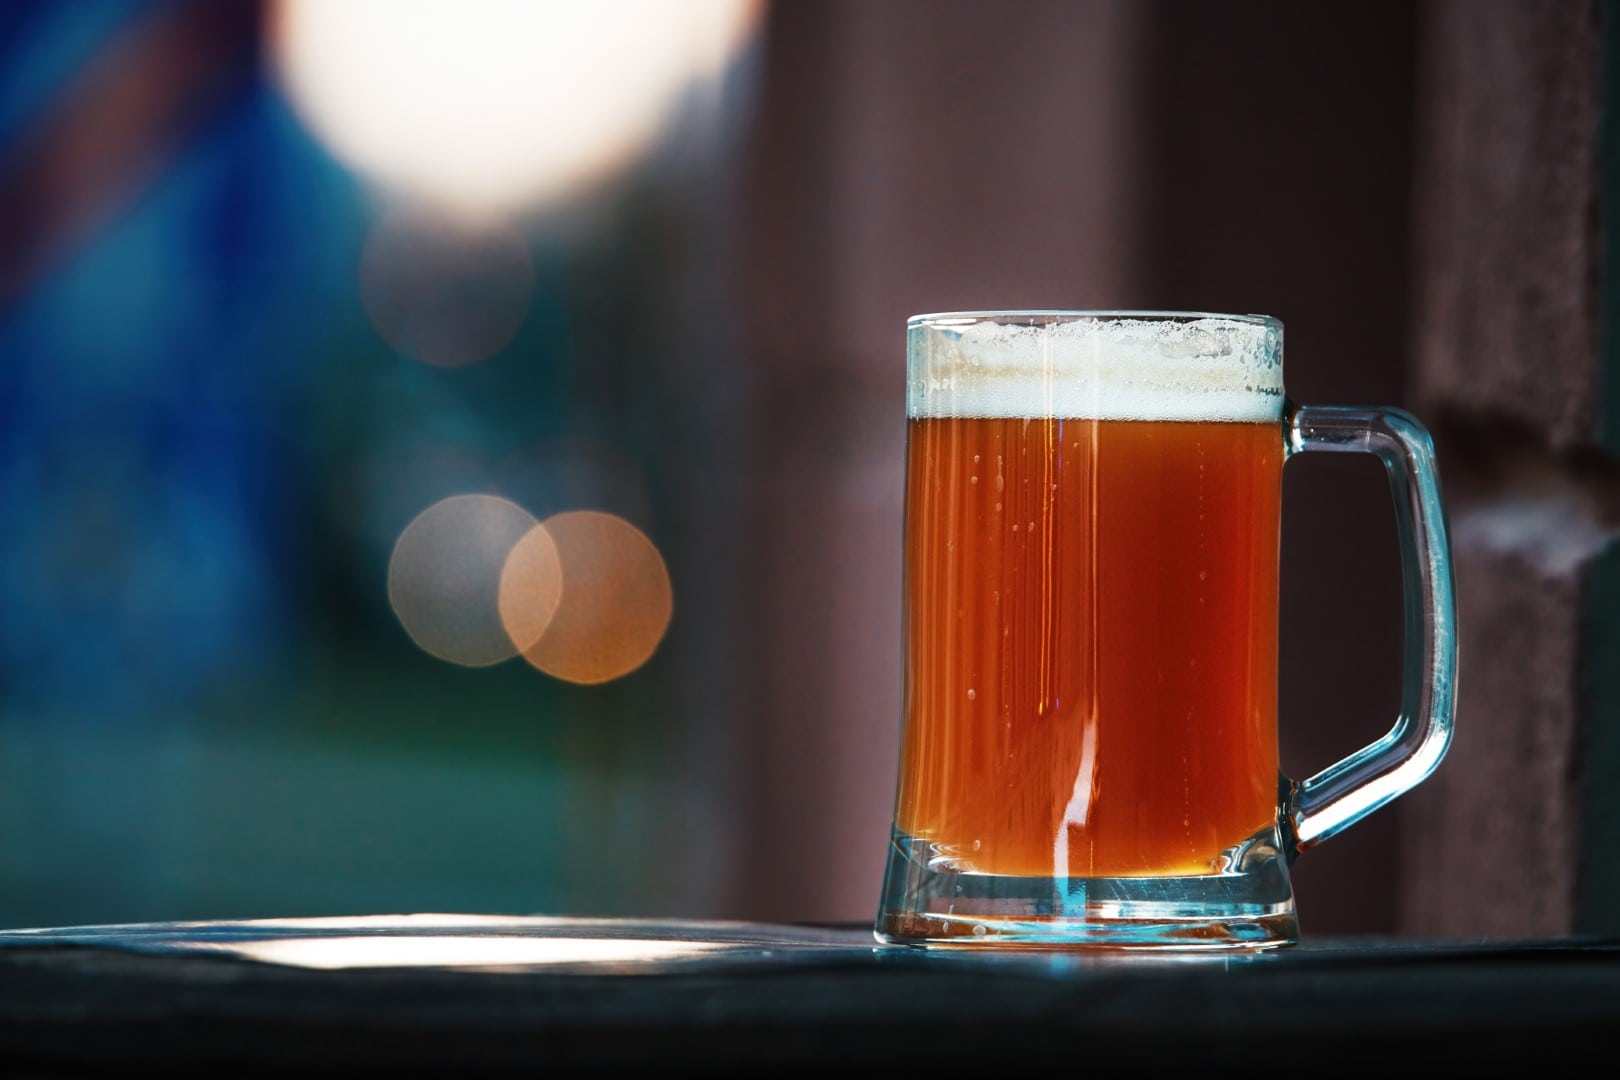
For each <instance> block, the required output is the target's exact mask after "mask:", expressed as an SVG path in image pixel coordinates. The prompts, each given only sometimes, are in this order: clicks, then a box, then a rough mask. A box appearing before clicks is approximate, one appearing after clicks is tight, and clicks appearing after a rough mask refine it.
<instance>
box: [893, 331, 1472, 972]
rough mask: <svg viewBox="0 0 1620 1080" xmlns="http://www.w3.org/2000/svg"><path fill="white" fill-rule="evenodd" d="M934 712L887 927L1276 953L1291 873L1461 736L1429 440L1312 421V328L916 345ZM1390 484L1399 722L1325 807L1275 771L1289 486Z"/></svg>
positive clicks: (911, 776)
mask: <svg viewBox="0 0 1620 1080" xmlns="http://www.w3.org/2000/svg"><path fill="white" fill-rule="evenodd" d="M907 386H908V391H907V412H908V420H907V425H908V432H907V464H906V496H905V578H904V706H903V713H904V715H903V718H902V736H901V754H900V776H899V783H898V792H897V798H896V802H895V814H894V826H893V835H892V838H891V842H890V845H889V855H888V862H887V866H886V872H885V879H884V884H883V893H882V897H881V901H880V908H879V912H878V918H877V925H876V931H877V936H878V938H879V940H880V941H883V942H888V943H897V944H911V945H928V946H955V945H981V946H998V945H1001V946H1047V947H1074V946H1092V945H1095V946H1104V947H1135V946H1142V947H1150V946H1160V947H1163V946H1168V947H1173V948H1222V947H1267V946H1276V945H1284V944H1288V943H1291V942H1294V941H1296V940H1297V939H1298V934H1299V931H1298V922H1297V919H1296V916H1295V910H1294V896H1293V889H1292V887H1291V886H1290V884H1289V876H1288V868H1289V866H1290V864H1291V863H1292V861H1293V859H1294V858H1295V856H1296V855H1298V854H1299V853H1300V852H1301V851H1304V850H1305V849H1306V848H1309V847H1312V846H1313V845H1315V844H1317V843H1320V842H1321V841H1323V840H1326V839H1327V838H1328V837H1330V836H1332V835H1334V834H1335V833H1337V832H1338V831H1339V830H1341V829H1343V828H1345V827H1347V826H1349V825H1351V824H1352V823H1354V822H1356V821H1358V820H1359V819H1361V818H1362V817H1364V816H1366V815H1367V814H1369V813H1371V812H1372V811H1373V810H1375V809H1377V808H1378V807H1380V806H1383V805H1384V804H1385V803H1387V802H1389V801H1390V800H1391V799H1394V798H1395V797H1396V796H1398V795H1400V794H1401V793H1403V792H1405V791H1406V790H1408V789H1409V788H1411V787H1412V786H1414V785H1415V784H1417V783H1419V782H1420V781H1421V780H1423V779H1424V778H1425V777H1426V776H1428V775H1429V773H1430V772H1431V771H1432V770H1433V769H1434V768H1435V767H1436V765H1438V764H1439V762H1440V759H1441V757H1442V756H1443V755H1444V754H1445V750H1446V745H1447V742H1448V741H1449V739H1450V734H1451V725H1452V711H1453V671H1454V668H1455V662H1456V644H1455V640H1454V624H1455V613H1454V605H1453V599H1452V578H1451V564H1450V556H1449V551H1448V545H1447V538H1446V525H1445V518H1444V514H1443V511H1442V508H1441V503H1440V490H1439V483H1438V478H1437V476H1436V474H1435V465H1434V456H1433V447H1432V444H1431V442H1430V440H1429V437H1428V434H1427V432H1426V431H1425V430H1424V428H1423V427H1422V425H1421V424H1419V423H1418V421H1417V420H1415V419H1414V418H1413V417H1412V416H1410V415H1408V414H1407V413H1405V412H1402V411H1400V410H1398V409H1389V408H1341V407H1324V406H1308V405H1307V406H1301V405H1295V404H1293V403H1292V402H1290V401H1289V400H1288V398H1287V397H1286V396H1285V395H1284V391H1283V379H1282V325H1281V324H1280V323H1279V322H1278V321H1277V320H1275V319H1272V318H1267V317H1263V316H1254V315H1212V314H1202V313H1185V312H1130V311H1119V312H1064V311H1031V312H975V313H961V314H940V315H921V316H917V317H915V318H913V319H911V320H910V323H909V324H908V330H907ZM1318 451H1326V452H1335V453H1366V454H1374V455H1376V456H1377V457H1378V458H1380V459H1381V460H1382V461H1383V462H1384V464H1385V466H1386V467H1387V470H1388V473H1389V478H1390V484H1391V488H1392V490H1393V494H1394V497H1395V512H1396V520H1397V524H1398V525H1399V534H1400V542H1401V560H1402V572H1403V577H1404V582H1405V602H1406V623H1405V627H1406V645H1405V663H1404V672H1405V675H1404V678H1405V686H1404V690H1403V694H1402V699H1401V711H1400V715H1399V717H1398V718H1397V719H1396V721H1395V724H1394V726H1393V727H1392V728H1391V729H1390V731H1389V733H1388V734H1387V735H1385V736H1384V737H1383V738H1381V739H1380V740H1378V741H1377V742H1375V743H1373V744H1372V745H1370V746H1367V747H1365V748H1363V749H1362V750H1359V751H1357V752H1356V753H1354V754H1351V755H1350V756H1349V757H1347V758H1345V759H1344V760H1343V761H1340V762H1338V763H1337V764H1335V765H1332V766H1329V767H1328V768H1326V769H1324V770H1322V771H1321V772H1320V773H1317V774H1316V775H1315V776H1312V777H1311V778H1310V779H1308V780H1304V781H1302V782H1298V783H1295V782H1292V781H1290V780H1288V779H1287V778H1286V777H1282V776H1281V774H1280V772H1279V768H1278V752H1277V650H1278V641H1277V618H1278V615H1277V608H1278V604H1277V594H1278V542H1279V534H1280V532H1281V521H1280V502H1281V493H1282V468H1283V463H1284V461H1286V460H1287V459H1288V457H1289V456H1290V455H1292V454H1296V453H1305V452H1318Z"/></svg>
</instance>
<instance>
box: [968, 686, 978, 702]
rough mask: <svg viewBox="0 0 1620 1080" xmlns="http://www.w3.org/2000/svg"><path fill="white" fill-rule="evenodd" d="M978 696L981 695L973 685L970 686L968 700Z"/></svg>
mask: <svg viewBox="0 0 1620 1080" xmlns="http://www.w3.org/2000/svg"><path fill="white" fill-rule="evenodd" d="M978 696H979V695H978V693H977V692H976V691H975V690H974V689H973V688H972V687H971V686H970V687H968V700H969V701H972V700H973V699H974V698H976V697H978Z"/></svg>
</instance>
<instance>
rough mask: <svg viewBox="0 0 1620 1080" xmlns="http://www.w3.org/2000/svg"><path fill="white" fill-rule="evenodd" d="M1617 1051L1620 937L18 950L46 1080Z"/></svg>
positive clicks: (628, 931)
mask: <svg viewBox="0 0 1620 1080" xmlns="http://www.w3.org/2000/svg"><path fill="white" fill-rule="evenodd" d="M1616 1036H1620V944H1616V943H1611V942H1606V941H1584V940H1570V941H1522V942H1502V943H1489V944H1487V943H1476V944H1470V943H1466V942H1414V941H1377V940H1354V941H1351V940H1346V941H1336V942H1308V943H1306V944H1303V945H1300V946H1295V947H1293V948H1290V949H1282V950H1275V951H1271V952H1267V953H1258V954H1232V953H1222V954H1172V955H1163V954H1154V955H1142V954H1140V953H1132V954H1118V953H1110V954H1098V953H1062V954H1056V953H1028V952H1020V953H1004V952H998V953H984V952H979V951H951V952H946V953H939V952H926V953H925V952H921V951H917V950H911V949H892V948H879V947H876V946H875V944H874V942H873V940H872V937H871V934H870V932H869V931H868V930H867V929H866V928H864V927H804V926H775V925H769V924H749V923H715V922H657V923H654V922H646V921H635V920H592V919H554V918H553V919H546V918H518V917H506V916H457V915H418V916H390V917H357V918H340V919H327V920H268V921H257V922H241V923H189V924H149V925H143V926H126V927H68V928H59V929H54V930H34V931H12V932H5V933H0V1062H3V1063H8V1064H9V1065H10V1066H11V1068H12V1069H13V1070H20V1071H24V1072H26V1073H28V1074H31V1075H51V1074H55V1073H61V1072H80V1071H84V1070H95V1069H99V1068H119V1069H123V1068H128V1067H132V1066H147V1067H154V1068H159V1069H165V1068H166V1069H173V1068H177V1067H189V1066H206V1067H209V1068H231V1069H237V1070H240V1069H243V1068H252V1067H255V1066H257V1067H264V1068H275V1069H284V1068H287V1069H290V1068H307V1067H312V1066H323V1067H333V1066H335V1067H340V1068H344V1069H346V1070H353V1069H373V1068H375V1069H377V1070H379V1071H381V1070H387V1071H390V1072H395V1071H408V1070H413V1069H428V1068H431V1069H446V1068H454V1069H457V1070H458V1071H463V1072H478V1071H489V1072H513V1071H519V1070H523V1071H533V1070H535V1069H546V1070H548V1071H552V1072H571V1071H587V1070H592V1071H594V1070H601V1069H621V1068H634V1067H658V1068H670V1067H685V1068H692V1069H703V1070H705V1071H711V1072H713V1071H722V1070H730V1069H732V1068H736V1069H758V1068H770V1067H779V1066H788V1065H795V1066H803V1065H844V1064H862V1063H871V1064H880V1065H892V1066H900V1067H908V1066H917V1065H954V1066H957V1067H961V1066H964V1065H965V1066H969V1067H971V1066H975V1065H985V1066H993V1067H994V1068H995V1069H996V1071H997V1072H998V1073H999V1072H1001V1071H1003V1070H1005V1069H1007V1068H1016V1067H1020V1066H1024V1067H1027V1066H1031V1065H1041V1066H1052V1065H1066V1066H1070V1067H1073V1066H1077V1065H1081V1064H1084V1065H1099V1064H1101V1065H1126V1066H1130V1067H1134V1068H1153V1069H1157V1068H1186V1067H1198V1068H1204V1067H1220V1066H1228V1065H1242V1066H1245V1067H1248V1068H1256V1069H1258V1068H1265V1069H1274V1068H1279V1067H1288V1068H1293V1069H1303V1068H1306V1067H1310V1066H1312V1065H1320V1064H1322V1063H1324V1062H1334V1061H1341V1062H1350V1063H1358V1062H1359V1063H1362V1064H1370V1063H1374V1062H1379V1061H1382V1060H1385V1059H1387V1058H1392V1057H1396V1056H1398V1057H1401V1058H1404V1059H1407V1060H1421V1061H1432V1062H1435V1063H1445V1064H1447V1065H1450V1066H1452V1067H1458V1066H1462V1065H1482V1064H1492V1065H1501V1064H1502V1063H1503V1062H1505V1061H1508V1060H1519V1059H1522V1060H1525V1061H1534V1062H1536V1063H1538V1064H1548V1063H1556V1062H1559V1061H1563V1060H1568V1061H1571V1062H1578V1061H1580V1060H1582V1059H1583V1058H1584V1057H1586V1056H1588V1055H1590V1054H1591V1053H1593V1052H1599V1053H1601V1052H1602V1051H1603V1050H1607V1049H1608V1048H1609V1047H1611V1046H1612V1045H1613V1044H1614V1039H1615V1037H1616ZM1597 1060H1600V1061H1601V1060H1604V1059H1603V1058H1602V1057H1599V1058H1598V1059H1597Z"/></svg>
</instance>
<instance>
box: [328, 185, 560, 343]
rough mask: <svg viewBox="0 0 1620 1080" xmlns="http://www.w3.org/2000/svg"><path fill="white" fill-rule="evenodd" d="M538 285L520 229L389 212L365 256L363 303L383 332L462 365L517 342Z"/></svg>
mask: <svg viewBox="0 0 1620 1080" xmlns="http://www.w3.org/2000/svg"><path fill="white" fill-rule="evenodd" d="M534 282H535V276H534V262H533V260H532V259H531V258H530V256H529V249H528V245H527V244H525V243H524V241H523V238H522V237H521V236H519V235H518V234H517V232H516V231H515V230H513V229H511V228H509V227H503V226H496V225H492V224H487V223H486V224H484V225H480V226H477V227H474V226H470V225H465V224H456V223H453V222H451V221H450V220H449V219H447V218H442V217H438V216H434V215H431V214H427V213H423V212H420V211H417V212H411V211H406V210H395V211H392V212H390V213H388V214H385V215H384V216H383V217H382V219H381V220H380V221H378V222H377V224H376V225H375V226H373V227H372V230H371V235H370V236H369V237H368V238H367V239H366V246H365V248H364V250H363V251H362V252H361V255H360V298H361V300H362V301H363V302H364V303H365V306H366V314H368V315H370V316H371V323H372V325H373V326H375V327H376V328H377V333H378V334H380V335H381V336H382V339H383V340H384V341H386V342H388V344H389V345H391V346H393V347H394V348H395V349H397V350H398V351H400V352H402V353H404V354H405V355H406V356H409V357H412V358H413V359H416V360H420V361H422V362H423V363H424V364H432V365H433V366H435V367H461V366H463V365H465V364H470V363H473V362H474V361H476V360H482V359H484V358H485V357H487V356H492V355H494V354H495V353H497V352H499V351H500V350H502V349H504V348H505V347H506V346H507V345H508V344H510V343H511V341H512V338H513V336H514V335H516V334H517V332H518V329H519V328H520V327H521V326H522V325H523V319H524V317H525V316H526V315H527V314H528V311H529V303H530V301H531V299H532V298H533V296H534Z"/></svg>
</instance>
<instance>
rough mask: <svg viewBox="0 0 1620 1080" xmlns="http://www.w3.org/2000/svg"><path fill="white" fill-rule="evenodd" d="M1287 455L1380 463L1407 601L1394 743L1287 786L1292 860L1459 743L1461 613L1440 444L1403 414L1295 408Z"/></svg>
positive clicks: (1287, 425) (1428, 769)
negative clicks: (1455, 737) (1438, 461)
mask: <svg viewBox="0 0 1620 1080" xmlns="http://www.w3.org/2000/svg"><path fill="white" fill-rule="evenodd" d="M1283 424H1284V432H1285V436H1286V439H1287V449H1286V453H1287V455H1288V457H1290V458H1291V457H1292V456H1293V455H1294V454H1296V453H1338V454H1374V455H1376V456H1377V457H1378V459H1379V460H1380V461H1382V462H1383V463H1384V468H1385V470H1386V471H1387V472H1388V473H1389V487H1390V494H1391V495H1392V496H1394V499H1395V525H1396V529H1397V531H1398V533H1399V536H1400V545H1401V581H1402V587H1403V592H1404V594H1405V598H1406V624H1405V630H1406V633H1405V639H1406V642H1405V647H1404V659H1403V662H1402V680H1401V681H1402V687H1401V712H1400V715H1399V716H1398V717H1396V719H1395V726H1394V727H1392V728H1390V729H1389V732H1388V734H1386V735H1385V736H1384V737H1383V738H1381V739H1379V740H1378V741H1377V742H1375V743H1372V744H1371V745H1369V746H1364V747H1362V748H1361V749H1360V750H1357V751H1356V752H1355V753H1353V754H1351V755H1350V756H1349V757H1347V758H1345V759H1344V760H1342V761H1339V762H1337V763H1335V764H1333V765H1329V766H1328V767H1327V768H1325V769H1323V770H1322V771H1321V772H1319V773H1317V774H1316V775H1315V776H1313V777H1311V778H1310V779H1308V780H1304V781H1301V782H1299V783H1293V782H1291V781H1288V780H1286V778H1285V779H1284V797H1283V802H1282V820H1283V823H1284V827H1285V837H1284V839H1285V842H1287V843H1288V844H1289V846H1290V847H1291V851H1290V856H1293V855H1297V854H1298V853H1299V852H1301V851H1304V850H1306V849H1307V848H1311V847H1314V846H1316V845H1317V844H1319V843H1321V842H1322V841H1323V840H1326V839H1327V838H1328V837H1330V836H1333V835H1335V834H1336V833H1338V832H1339V831H1340V830H1341V829H1345V828H1347V827H1349V826H1350V825H1353V824H1355V823H1356V822H1357V821H1360V820H1361V819H1362V818H1364V817H1366V816H1367V815H1368V814H1370V813H1372V812H1373V811H1374V810H1376V809H1378V808H1379V807H1380V806H1383V805H1384V804H1385V803H1387V802H1389V801H1390V800H1391V799H1394V798H1395V797H1396V796H1398V795H1401V794H1403V793H1405V792H1407V791H1409V790H1411V789H1412V788H1413V787H1415V786H1416V785H1417V784H1419V783H1421V782H1422V781H1423V780H1424V779H1425V778H1426V777H1427V776H1428V775H1429V774H1430V773H1432V772H1434V770H1435V767H1436V766H1437V765H1439V764H1440V759H1441V758H1442V757H1444V756H1445V753H1446V747H1447V746H1448V745H1449V744H1450V742H1451V725H1452V718H1453V713H1454V711H1455V704H1456V702H1455V689H1456V671H1457V637H1456V625H1457V611H1456V601H1455V598H1454V596H1453V584H1452V575H1451V545H1450V542H1449V540H1448V539H1447V535H1446V519H1445V510H1444V508H1443V507H1442V506H1441V503H1440V477H1439V475H1438V473H1437V472H1436V470H1435V463H1434V442H1433V440H1431V439H1430V438H1429V433H1428V431H1427V430H1426V429H1425V428H1424V427H1423V425H1422V424H1421V423H1419V422H1418V420H1417V418H1416V417H1414V416H1412V415H1411V414H1410V413H1407V412H1403V411H1402V410H1400V409H1388V408H1380V407H1358V406H1319V405H1295V404H1293V403H1292V402H1289V403H1287V405H1286V407H1285V409H1284V412H1283Z"/></svg>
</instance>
